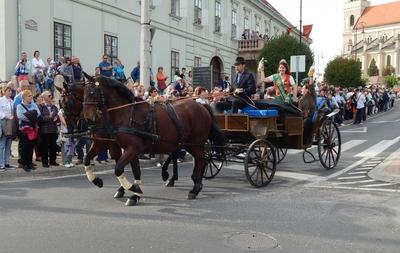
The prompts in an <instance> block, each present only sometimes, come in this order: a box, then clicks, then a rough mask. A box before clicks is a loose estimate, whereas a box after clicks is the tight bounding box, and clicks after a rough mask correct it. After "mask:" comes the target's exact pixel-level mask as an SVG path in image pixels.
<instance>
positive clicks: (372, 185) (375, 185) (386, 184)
mask: <svg viewBox="0 0 400 253" xmlns="http://www.w3.org/2000/svg"><path fill="white" fill-rule="evenodd" d="M390 185H395V183H383V184H367V185H363V186H362V187H381V186H390Z"/></svg>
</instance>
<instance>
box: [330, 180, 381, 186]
mask: <svg viewBox="0 0 400 253" xmlns="http://www.w3.org/2000/svg"><path fill="white" fill-rule="evenodd" d="M371 182H376V180H374V179H368V180H361V181H352V182H334V183H332V184H333V185H347V184H361V183H371Z"/></svg>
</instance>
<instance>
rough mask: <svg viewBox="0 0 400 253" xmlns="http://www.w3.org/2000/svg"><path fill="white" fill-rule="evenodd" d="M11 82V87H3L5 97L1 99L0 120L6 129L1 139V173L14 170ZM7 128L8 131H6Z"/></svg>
mask: <svg viewBox="0 0 400 253" xmlns="http://www.w3.org/2000/svg"><path fill="white" fill-rule="evenodd" d="M10 85H12V84H11V82H10V83H9V85H7V86H4V87H3V96H2V97H0V119H1V121H2V125H4V129H3V127H2V130H3V131H2V133H1V137H0V171H4V170H6V169H13V168H14V167H13V166H11V165H10V156H11V144H12V133H13V131H12V126H13V120H14V116H13V115H14V114H13V103H14V102H13V100H12V98H11V91H12V89H11V86H10ZM6 128H7V129H6Z"/></svg>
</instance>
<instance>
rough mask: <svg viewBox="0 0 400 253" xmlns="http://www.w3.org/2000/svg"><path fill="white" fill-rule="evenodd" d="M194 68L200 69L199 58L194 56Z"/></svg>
mask: <svg viewBox="0 0 400 253" xmlns="http://www.w3.org/2000/svg"><path fill="white" fill-rule="evenodd" d="M194 67H201V58H200V57H197V56H195V57H194Z"/></svg>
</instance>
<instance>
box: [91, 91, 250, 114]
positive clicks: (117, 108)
mask: <svg viewBox="0 0 400 253" xmlns="http://www.w3.org/2000/svg"><path fill="white" fill-rule="evenodd" d="M233 94H234V93H233V92H229V93H224V94H223V95H224V96H227V95H228V96H229V95H233ZM219 96H221V95H210V96H207V97H206V98H208V99H210V98H215V97H219ZM198 98H201V97H200V96H193V97H179V98H175V99H170V100H171V101H180V100H186V99H198ZM142 103H148V101H146V100H144V101H139V102H133V103H129V104H124V105H120V106H116V107H111V108H108V109H107V112H111V111H115V110H119V109H122V108H126V107H130V106H135V105H137V104H142ZM83 104H87V105H94V104H96V102H83ZM249 105H250V104H249ZM250 106H253V107H255V105H250Z"/></svg>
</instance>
